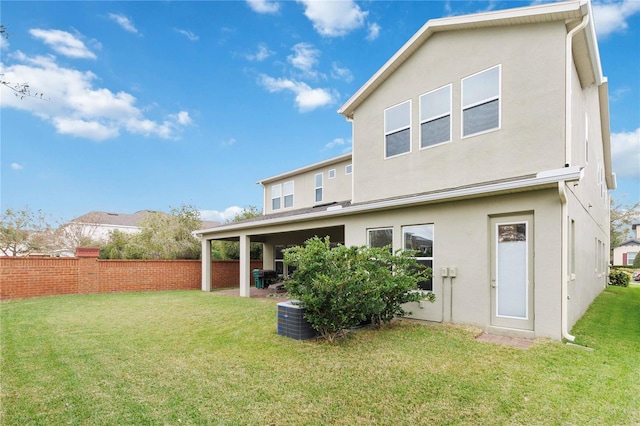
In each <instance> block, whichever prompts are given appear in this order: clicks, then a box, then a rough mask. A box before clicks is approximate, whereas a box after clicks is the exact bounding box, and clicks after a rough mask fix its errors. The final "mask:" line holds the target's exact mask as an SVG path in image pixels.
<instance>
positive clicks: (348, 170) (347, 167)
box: [344, 164, 353, 175]
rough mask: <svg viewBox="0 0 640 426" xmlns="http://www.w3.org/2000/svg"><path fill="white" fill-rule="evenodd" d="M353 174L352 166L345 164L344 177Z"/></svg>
mask: <svg viewBox="0 0 640 426" xmlns="http://www.w3.org/2000/svg"><path fill="white" fill-rule="evenodd" d="M352 172H353V165H352V164H347V165H346V166H344V174H345V175H350V174H351V173H352Z"/></svg>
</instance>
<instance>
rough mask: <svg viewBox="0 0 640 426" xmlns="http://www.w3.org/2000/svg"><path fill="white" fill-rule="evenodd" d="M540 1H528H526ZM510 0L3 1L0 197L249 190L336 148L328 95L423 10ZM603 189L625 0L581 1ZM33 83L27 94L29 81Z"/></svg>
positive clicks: (638, 59)
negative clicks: (601, 142) (594, 84)
mask: <svg viewBox="0 0 640 426" xmlns="http://www.w3.org/2000/svg"><path fill="white" fill-rule="evenodd" d="M536 3H539V2H536ZM529 4H531V2H519V1H489V2H486V1H357V2H356V1H323V2H317V1H306V0H305V1H278V2H274V1H264V0H263V1H258V0H255V1H224V2H223V1H208V2H205V1H202V2H165V1H163V2H147V1H137V2H97V1H96V2H94V1H91V2H81V1H73V2H14V1H3V2H2V6H1V7H2V9H1V17H0V19H1V23H2V24H3V25H4V26H5V28H6V31H7V33H8V34H9V37H8V38H7V39H3V40H2V42H1V44H0V53H1V60H0V62H1V68H0V73H1V74H3V75H2V77H1V78H2V80H4V81H9V82H11V83H13V84H16V83H25V82H26V83H28V84H29V86H30V90H31V93H32V95H34V94H35V93H37V97H25V98H24V99H19V98H18V97H16V96H14V95H13V93H12V91H11V90H10V89H8V88H7V87H0V104H1V109H0V114H1V117H0V119H1V121H0V125H1V130H0V132H1V139H2V141H1V143H2V147H1V158H0V165H1V183H0V185H1V191H2V193H1V208H2V210H3V211H4V209H6V208H16V209H20V208H23V207H24V206H29V208H31V209H32V210H37V209H41V210H42V211H43V212H44V213H46V214H49V215H50V217H51V218H53V219H55V220H62V221H65V220H70V219H72V218H74V217H77V216H80V215H82V214H85V213H87V212H89V211H92V210H100V211H109V212H118V213H133V212H135V211H138V210H143V209H150V210H163V211H168V210H169V208H170V207H179V206H180V205H181V204H191V205H194V206H195V207H196V208H198V209H199V210H201V212H202V214H203V219H209V220H219V221H223V220H225V219H229V218H231V217H232V216H233V215H234V214H235V213H236V212H237V211H238V210H239V209H241V208H243V207H247V206H250V205H254V206H257V207H258V208H261V207H262V190H261V187H260V186H259V185H257V184H256V183H255V182H256V181H258V180H260V179H262V178H266V177H269V176H273V175H276V174H279V173H282V172H285V171H288V170H292V169H295V168H298V167H301V166H304V165H307V164H311V163H315V162H318V161H321V160H324V159H327V158H331V157H334V156H337V155H340V154H343V153H345V152H349V151H350V150H351V125H350V124H349V123H347V122H346V121H345V119H344V118H343V117H342V116H340V115H339V114H337V113H336V111H337V109H338V108H339V107H340V106H341V105H342V104H343V103H344V102H345V101H346V100H347V99H348V98H349V97H350V96H351V95H352V94H353V93H355V92H356V91H357V90H358V88H359V87H360V86H361V85H362V84H364V83H365V82H366V81H367V80H368V79H369V77H371V75H372V74H373V73H375V72H376V71H377V70H378V68H379V67H380V66H382V65H383V64H384V63H385V62H386V61H387V60H388V59H389V58H390V57H391V56H392V55H393V54H394V53H395V52H396V50H397V49H399V48H400V47H401V46H402V45H403V44H404V43H405V42H406V41H407V40H408V39H409V38H410V37H411V36H412V35H413V34H414V33H415V32H416V31H417V30H418V29H419V28H420V27H421V26H422V25H423V24H424V23H425V22H426V21H427V20H429V19H431V18H439V17H444V16H451V15H461V14H466V13H474V12H480V11H486V10H498V9H506V8H511V7H518V6H526V5H529ZM593 6H594V13H595V21H596V28H597V32H598V40H599V47H600V55H601V60H602V67H603V71H604V74H605V76H607V77H608V79H609V91H610V97H611V99H610V108H611V132H612V144H613V164H614V171H615V172H616V173H617V177H618V189H617V190H616V191H613V193H612V196H613V197H614V199H616V200H620V201H623V202H624V203H625V204H630V203H632V202H635V201H639V200H640V1H638V0H633V1H628V0H627V1H621V2H594V3H593ZM41 93H42V96H41Z"/></svg>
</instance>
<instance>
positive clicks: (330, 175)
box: [327, 169, 336, 179]
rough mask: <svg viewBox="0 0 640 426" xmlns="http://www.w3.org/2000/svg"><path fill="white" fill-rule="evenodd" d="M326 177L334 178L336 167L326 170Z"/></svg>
mask: <svg viewBox="0 0 640 426" xmlns="http://www.w3.org/2000/svg"><path fill="white" fill-rule="evenodd" d="M327 177H328V178H329V179H335V178H336V169H331V170H329V171H328V172H327Z"/></svg>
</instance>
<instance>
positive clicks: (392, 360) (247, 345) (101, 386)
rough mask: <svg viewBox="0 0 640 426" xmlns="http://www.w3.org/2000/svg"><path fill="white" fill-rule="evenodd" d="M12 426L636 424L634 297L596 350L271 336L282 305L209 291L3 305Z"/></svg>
mask: <svg viewBox="0 0 640 426" xmlns="http://www.w3.org/2000/svg"><path fill="white" fill-rule="evenodd" d="M0 309H1V320H2V322H1V327H2V334H1V337H2V340H1V345H2V347H1V350H2V366H1V376H0V379H1V382H0V383H1V386H2V389H1V396H2V401H1V402H2V404H1V411H0V412H1V414H2V424H6V425H28V424H42V425H55V424H74V425H75V424H83V425H93V424H106V425H127V424H136V425H151V424H153V425H155V424H159V425H165V424H166V425H178V424H180V425H184V424H198V425H201V424H233V425H250V424H251V425H307V424H312V425H315V424H317V425H325V424H336V425H354V424H374V423H375V424H392V425H405V424H406V425H415V424H438V425H441V424H460V423H463V424H483V425H484V424H500V425H503V424H527V425H529V424H574V425H578V424H579V425H582V424H598V425H601V424H615V425H619V424H626V425H631V424H638V423H640V287H635V286H634V287H629V288H613V287H610V288H608V289H606V290H605V291H604V292H603V293H602V294H601V295H600V296H599V297H598V299H596V301H595V302H594V304H593V305H592V307H591V308H590V310H589V311H588V313H587V314H586V315H585V316H584V318H583V319H582V320H581V321H580V322H579V323H578V324H577V325H576V326H575V327H574V329H573V331H572V332H573V334H574V335H576V336H577V342H578V343H580V344H582V345H587V346H589V347H590V348H593V350H592V351H589V350H585V349H582V348H579V347H575V346H568V345H564V344H562V343H559V342H549V341H539V342H536V343H535V344H534V345H533V346H532V347H531V348H530V349H528V350H522V349H515V348H509V347H502V346H497V345H493V344H488V343H481V342H476V341H475V340H474V339H473V337H474V334H475V333H477V332H478V330H475V329H472V328H464V327H458V326H451V325H429V326H426V325H421V324H416V323H412V322H408V321H401V322H399V323H397V324H396V325H395V326H393V327H390V328H387V329H383V330H381V331H375V330H367V329H363V330H359V331H357V332H354V333H351V334H350V336H349V338H347V339H346V340H345V341H343V342H341V343H339V344H336V345H330V344H327V343H324V342H315V341H306V342H299V341H294V340H291V339H288V338H284V337H282V336H278V335H277V334H276V304H275V302H274V301H272V300H265V299H245V298H238V297H233V296H226V295H220V294H215V293H204V292H199V291H185V292H162V293H139V294H117V295H95V296H93V295H92V296H68V297H66V296H64V297H47V298H40V299H29V300H22V301H13V302H4V303H2V304H1V305H0Z"/></svg>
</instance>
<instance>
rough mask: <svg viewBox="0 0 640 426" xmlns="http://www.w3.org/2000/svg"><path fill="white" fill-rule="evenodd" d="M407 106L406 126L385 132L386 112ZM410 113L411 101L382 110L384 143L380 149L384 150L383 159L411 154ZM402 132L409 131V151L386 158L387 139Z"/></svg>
mask: <svg viewBox="0 0 640 426" xmlns="http://www.w3.org/2000/svg"><path fill="white" fill-rule="evenodd" d="M407 103H408V104H409V121H408V124H407V125H405V126H401V127H395V128H392V129H389V130H387V112H390V111H392V110H393V109H395V108H399V107H401V106H403V105H405V104H407ZM411 111H412V105H411V99H409V100H406V101H404V102H400V103H399V104H396V105H393V106H390V107H389V108H386V109H385V110H384V143H383V144H382V149H383V150H384V158H385V159H388V158H395V157H399V156H401V155H406V154H410V153H411V145H412V143H411ZM404 130H409V150H408V151H405V152H401V153H399V154H394V155H390V156H387V137H388V136H390V135H393V134H395V133H399V132H402V131H404Z"/></svg>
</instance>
